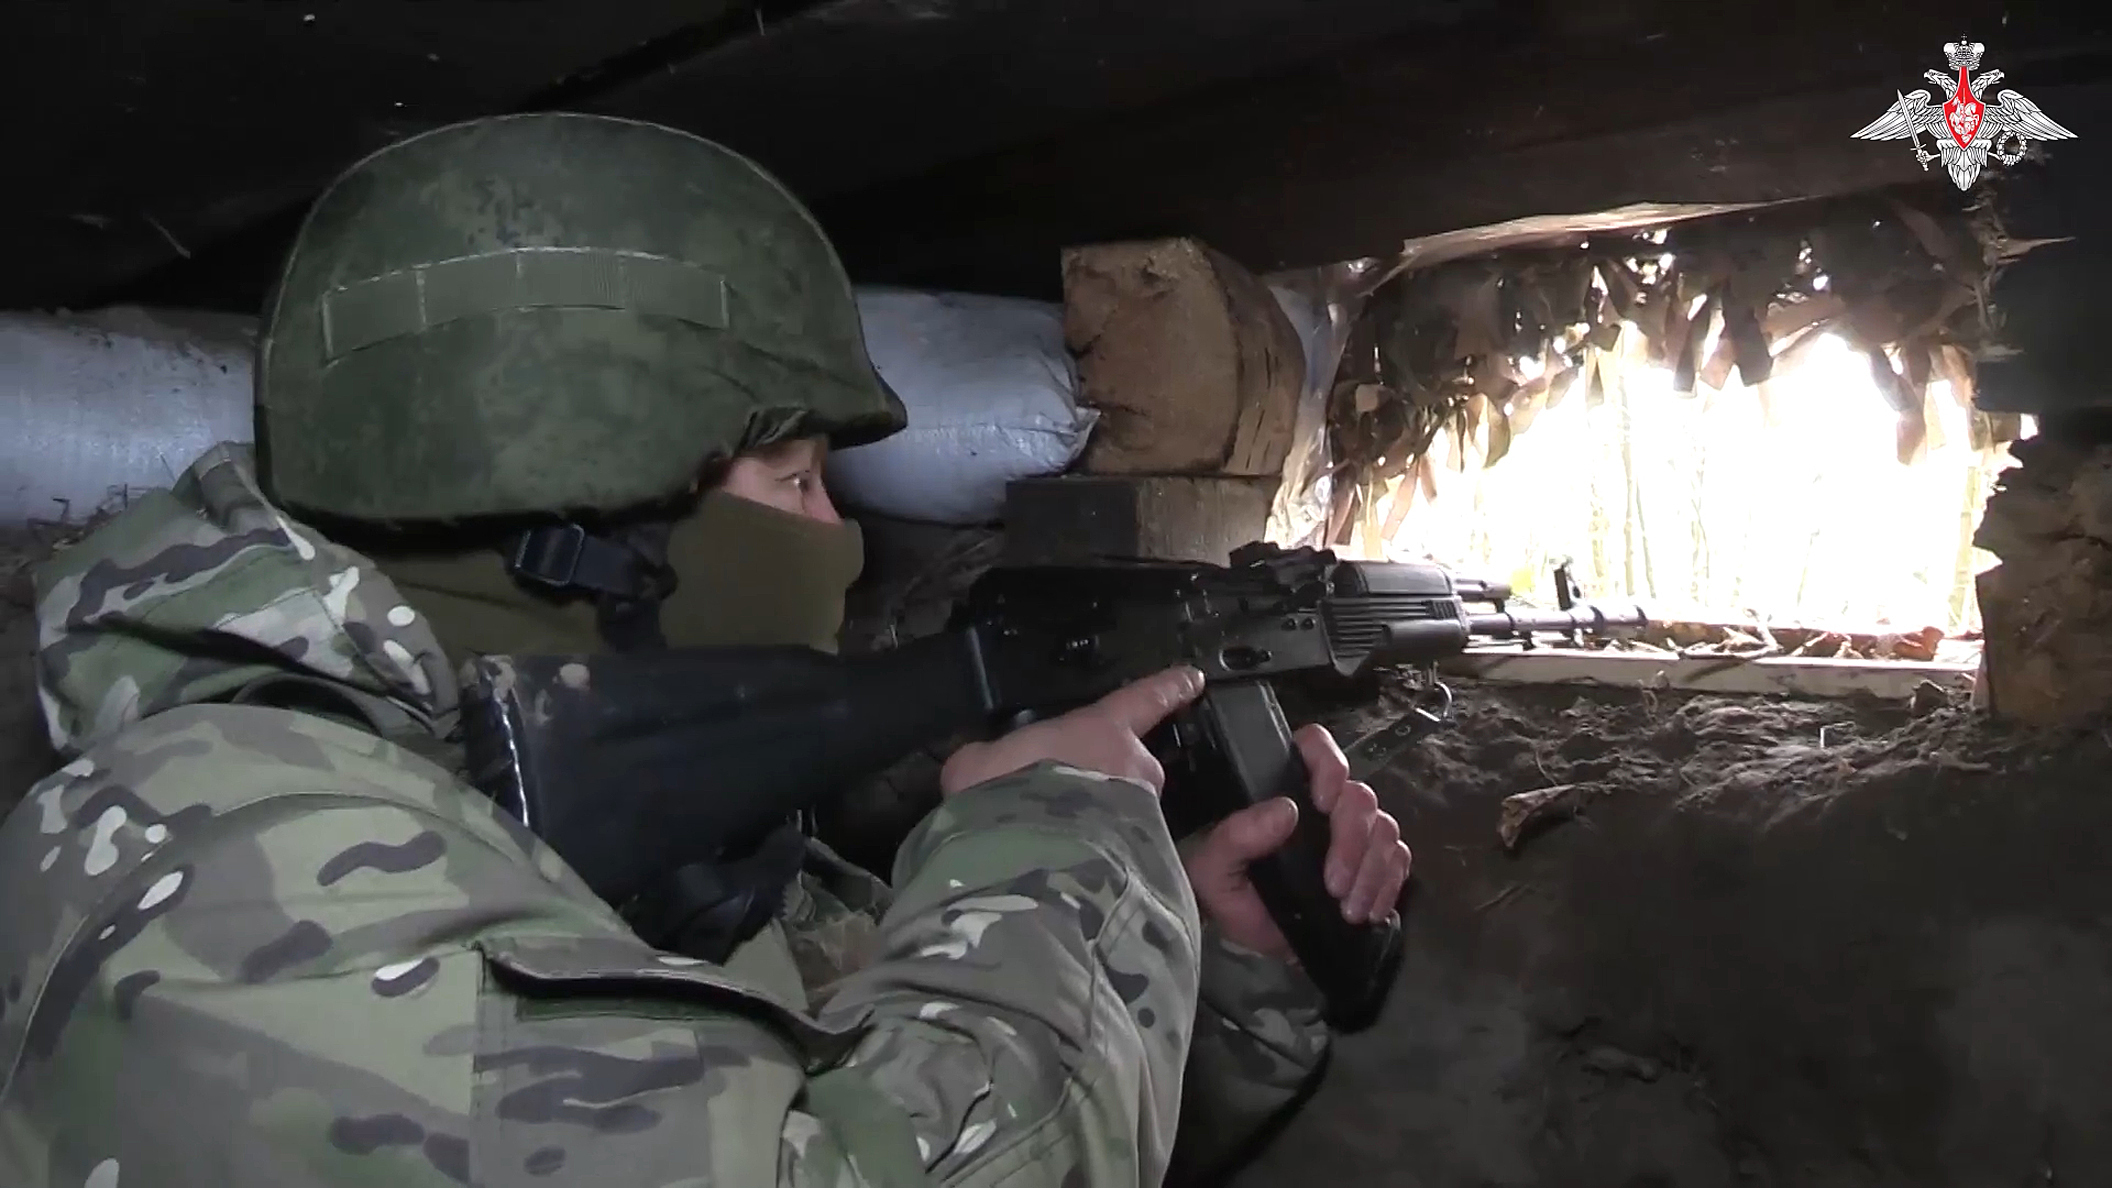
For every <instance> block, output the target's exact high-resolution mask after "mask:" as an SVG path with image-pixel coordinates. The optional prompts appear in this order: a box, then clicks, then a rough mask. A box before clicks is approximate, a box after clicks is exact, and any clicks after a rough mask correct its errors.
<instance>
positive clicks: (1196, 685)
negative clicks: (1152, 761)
mask: <svg viewBox="0 0 2112 1188" xmlns="http://www.w3.org/2000/svg"><path fill="white" fill-rule="evenodd" d="M1202 691H1203V674H1202V673H1201V672H1200V671H1199V670H1197V669H1194V668H1190V667H1189V666H1187V665H1185V664H1177V665H1175V666H1173V667H1172V668H1169V669H1166V670H1164V671H1163V672H1155V673H1153V674H1151V675H1150V676H1148V677H1144V678H1142V679H1140V680H1135V681H1131V682H1130V683H1129V684H1127V685H1124V686H1122V687H1121V688H1119V689H1117V690H1115V691H1114V692H1112V693H1110V694H1108V695H1107V696H1105V697H1103V698H1101V699H1100V700H1099V701H1098V702H1096V703H1094V706H1093V708H1094V709H1095V710H1097V711H1098V712H1099V713H1101V714H1102V715H1104V716H1106V717H1107V718H1109V719H1111V720H1113V721H1114V722H1115V723H1116V724H1117V725H1119V726H1121V727H1122V728H1123V729H1124V730H1127V731H1129V732H1130V733H1131V734H1134V735H1136V736H1137V737H1138V738H1142V737H1144V736H1145V735H1147V734H1150V733H1151V732H1152V731H1153V730H1154V729H1157V727H1158V725H1159V723H1161V722H1163V721H1165V720H1166V718H1167V717H1168V715H1170V714H1172V713H1173V712H1174V711H1175V710H1177V709H1180V708H1181V707H1182V706H1184V705H1187V704H1188V703H1189V702H1191V701H1194V700H1195V699H1196V697H1197V696H1199V695H1200V694H1201V693H1202Z"/></svg>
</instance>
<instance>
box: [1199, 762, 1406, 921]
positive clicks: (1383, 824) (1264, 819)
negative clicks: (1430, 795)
mask: <svg viewBox="0 0 2112 1188" xmlns="http://www.w3.org/2000/svg"><path fill="white" fill-rule="evenodd" d="M1291 737H1292V740H1293V741H1294V742H1295V743H1296V744H1297V746H1298V753H1299V755H1300V756H1301V757H1302V758H1304V760H1305V766H1306V769H1307V770H1308V771H1310V772H1311V773H1312V777H1313V783H1312V792H1311V796H1312V801H1313V805H1314V807H1316V808H1318V809H1319V810H1320V811H1321V812H1322V813H1325V814H1326V815H1327V819H1328V826H1329V830H1328V832H1329V835H1330V838H1329V844H1328V850H1327V866H1326V868H1325V871H1324V873H1323V876H1322V877H1323V878H1324V879H1325V880H1326V883H1327V890H1328V893H1329V894H1331V895H1333V896H1334V897H1335V901H1336V902H1337V903H1339V904H1341V905H1342V916H1343V918H1344V919H1346V920H1349V921H1351V922H1353V923H1364V922H1367V921H1371V920H1383V919H1385V918H1386V916H1387V914H1388V913H1390V912H1392V911H1393V907H1394V904H1395V903H1396V902H1397V901H1398V900H1399V899H1400V895H1401V886H1402V884H1404V883H1405V882H1407V880H1408V869H1409V865H1410V863H1411V861H1412V857H1413V856H1412V855H1411V854H1410V853H1409V851H1408V847H1407V846H1405V845H1403V844H1402V843H1401V826H1400V822H1398V821H1395V820H1394V819H1393V817H1392V815H1390V814H1388V813H1385V812H1381V811H1380V809H1379V798H1378V796H1377V795H1376V794H1375V793H1373V792H1372V790H1371V786H1370V785H1369V784H1363V783H1359V782H1357V781H1355V780H1352V779H1350V778H1349V761H1348V760H1347V759H1345V758H1344V757H1343V755H1342V748H1341V747H1339V746H1337V745H1335V740H1334V736H1332V735H1330V734H1329V733H1328V732H1327V730H1326V728H1325V727H1321V726H1305V727H1302V728H1300V729H1299V730H1298V731H1297V732H1296V733H1295V734H1293V735H1292V736H1291ZM1297 823H1298V806H1297V805H1295V804H1293V803H1292V802H1290V801H1289V800H1284V799H1277V800H1270V801H1265V802H1263V803H1261V804H1256V805H1250V806H1248V807H1247V808H1244V809H1241V810H1240V811H1239V812H1236V813H1233V814H1232V815H1231V816H1229V817H1226V818H1225V819H1224V820H1222V821H1219V822H1218V823H1217V824H1216V825H1214V826H1212V827H1211V828H1210V829H1209V831H1208V832H1206V833H1204V834H1202V835H1201V836H1200V837H1197V838H1195V839H1193V840H1192V841H1191V842H1190V844H1189V845H1187V846H1185V847H1184V848H1183V849H1184V853H1183V856H1182V858H1183V862H1184V864H1185V865H1186V866H1187V868H1188V882H1189V884H1190V885H1191V886H1193V887H1194V888H1195V900H1196V906H1198V907H1199V908H1201V909H1202V913H1203V916H1204V918H1205V919H1207V920H1209V921H1210V922H1211V923H1213V924H1215V925H1216V926H1217V929H1218V931H1219V932H1222V933H1223V934H1224V935H1225V937H1226V938H1227V939H1229V940H1231V941H1233V942H1235V943H1237V944H1240V945H1244V946H1246V947H1247V948H1249V949H1253V950H1255V951H1256V952H1260V953H1266V954H1268V955H1270V956H1272V957H1277V958H1279V959H1282V960H1285V961H1290V960H1293V958H1292V955H1291V943H1290V942H1289V941H1288V940H1285V939H1284V936H1283V932H1282V930H1281V929H1279V928H1277V927H1276V922H1275V921H1274V920H1272V919H1270V918H1269V910H1268V908H1267V907H1265V906H1263V904H1262V902H1261V896H1260V895H1259V894H1257V893H1256V892H1255V890H1254V885H1253V884H1252V883H1250V882H1248V881H1247V865H1248V864H1249V863H1251V862H1254V861H1255V860H1257V859H1260V858H1263V857H1266V856H1268V855H1269V854H1271V853H1274V852H1275V851H1276V849H1277V847H1279V846H1281V845H1283V843H1284V842H1286V841H1289V840H1290V837H1291V830H1292V828H1293V827H1294V826H1296V825H1297Z"/></svg>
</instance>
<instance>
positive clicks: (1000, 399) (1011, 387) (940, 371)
mask: <svg viewBox="0 0 2112 1188" xmlns="http://www.w3.org/2000/svg"><path fill="white" fill-rule="evenodd" d="M858 313H859V316H860V318H861V319H862V320H863V321H864V323H865V341H866V347H867V349H868V350H869V351H870V352H871V353H872V356H873V365H874V366H875V367H877V368H878V369H879V371H880V374H881V375H882V376H883V377H885V378H886V380H887V382H888V383H889V384H891V385H893V387H894V389H895V391H896V392H897V393H899V394H900V395H901V397H902V403H903V404H905V405H907V406H908V408H909V427H908V428H907V429H904V430H903V431H902V432H900V433H897V434H895V435H894V436H893V437H890V438H888V439H887V440H885V441H881V442H877V443H875V444H873V445H869V446H861V447H859V448H857V449H853V450H844V451H842V452H841V453H838V454H836V455H834V456H833V457H832V458H831V459H830V461H829V471H828V483H829V490H830V491H831V492H832V493H833V494H834V495H835V496H836V497H837V498H838V499H839V500H841V501H842V502H843V503H845V504H847V505H849V506H851V507H856V508H862V509H865V510H868V511H875V512H879V513H881V514H882V515H888V516H896V517H899V518H902V519H906V520H923V521H927V522H930V523H936V524H978V523H988V522H990V521H993V520H996V519H997V518H998V516H999V514H1000V513H1001V512H1002V510H1003V507H1004V501H1005V484H1006V483H1009V482H1011V481H1012V480H1013V479H1019V478H1034V477H1039V476H1042V475H1050V474H1057V473H1060V472H1062V471H1063V470H1064V469H1065V468H1067V467H1069V466H1070V465H1071V463H1072V462H1075V461H1076V460H1077V459H1078V455H1079V454H1080V453H1081V452H1082V451H1083V450H1084V449H1085V442H1086V438H1087V436H1088V435H1089V434H1090V433H1091V432H1092V427H1093V423H1094V422H1095V421H1096V420H1097V419H1098V418H1099V414H1098V413H1097V412H1095V411H1093V410H1091V409H1087V408H1080V407H1079V406H1078V402H1077V398H1076V393H1077V390H1078V382H1077V376H1076V374H1075V373H1074V372H1073V370H1072V367H1071V356H1070V352H1068V351H1066V350H1065V349H1064V345H1063V307H1062V306H1061V305H1057V304H1053V303H1050V302H1042V301H1025V300H1020V299H1017V298H1011V297H985V296H978V295H973V294H965V293H932V292H923V291H918V290H910V289H895V288H883V287H878V286H874V287H862V288H860V289H859V290H858Z"/></svg>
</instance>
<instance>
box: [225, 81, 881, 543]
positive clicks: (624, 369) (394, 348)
mask: <svg viewBox="0 0 2112 1188" xmlns="http://www.w3.org/2000/svg"><path fill="white" fill-rule="evenodd" d="M262 330H263V333H262V342H261V347H260V355H259V360H258V367H257V381H256V416H257V425H256V438H257V442H258V448H259V463H260V467H259V469H260V472H261V477H262V479H263V481H264V484H265V487H266V489H267V490H268V491H269V492H270V493H271V495H272V496H273V498H274V499H276V500H277V501H279V502H281V503H283V504H286V505H288V506H290V507H293V508H296V509H301V510H304V511H308V512H313V513H322V514H325V515H328V516H333V517H339V518H343V519H346V520H351V521H365V522H369V523H373V522H380V523H392V524H393V523H399V522H405V521H414V522H432V521H459V520H463V519H467V518H473V517H491V516H499V517H504V516H518V515H522V514H530V513H546V514H555V515H557V516H560V517H567V516H577V515H579V514H581V513H594V512H609V511H615V510H618V509H623V508H628V507H634V506H638V505H644V504H650V503H652V502H653V501H656V500H663V499H666V498H668V497H670V496H671V495H674V494H676V493H679V492H680V491H682V490H684V489H685V488H687V487H688V486H689V485H690V484H691V483H692V482H693V481H694V480H695V479H696V477H697V475H698V474H699V472H700V471H701V470H702V469H703V468H705V467H708V466H709V465H711V464H713V463H714V462H716V461H718V460H722V459H725V458H729V457H731V456H732V455H734V454H736V453H738V452H740V451H742V450H744V449H747V448H752V447H754V446H757V445H763V444H768V443H769V442H772V441H776V440H780V439H783V438H787V437H794V436H807V435H823V436H826V437H828V438H829V439H830V440H831V441H832V443H833V444H835V445H838V446H851V445H860V444H864V443H867V442H870V441H874V440H877V439H879V438H881V437H884V436H886V435H888V434H890V433H892V432H894V431H895V430H897V429H900V428H901V427H902V426H903V424H904V422H905V419H906V418H905V414H904V411H903V407H902V403H901V401H900V400H899V399H897V398H896V396H895V394H894V393H893V392H892V391H890V390H889V389H888V387H887V385H886V383H885V382H884V381H882V380H881V379H880V377H879V376H878V374H877V373H876V372H875V371H874V369H873V366H872V362H871V360H870V358H869V357H868V356H867V353H866V349H865V342H864V338H863V335H862V333H861V331H860V328H859V321H858V313H857V307H856V305H855V303H854V301H853V299H852V292H851V285H850V281H849V278H848V277H847V276H846V274H845V272H844V269H843V265H842V263H841V261H840V260H839V259H838V258H837V256H836V253H835V250H834V249H833V248H832V247H831V246H830V244H829V242H828V240H827V239H826V238H825V237H824V236H823V234H822V232H821V229H820V227H819V225H818V224H817V223H816V222H815V220H814V218H813V216H812V215H811V214H809V213H808V212H807V210H806V209H805V208H804V207H803V206H802V205H801V204H800V203H799V202H798V201H797V200H796V199H794V198H793V197H792V195H791V194H789V193H788V192H787V191H786V190H785V188H784V187H783V186H782V185H781V184H779V183H778V182H777V181H776V179H774V178H772V177H771V176H770V175H769V174H767V173H765V172H764V171H763V170H762V169H761V168H760V167H758V166H757V165H755V164H754V163H753V162H751V161H749V160H747V159H746V158H744V157H742V156H740V155H738V154H736V153H734V152H732V151H730V150H728V149H726V148H724V147H721V146H720V145H717V144H714V143H712V142H710V141H708V140H704V139H702V138H700V137H697V136H693V135H690V134H688V133H685V132H681V131H678V130H675V129H672V128H665V127H661V126H658V125H654V124H647V123H641V122H636V121H631V120H621V119H614V118H609V117H602V116H589V115H577V114H565V113H546V114H532V115H513V116H501V117H495V118H488V119H480V120H473V121H469V122H466V123H461V124H455V125H452V126H448V127H443V128H439V129H436V130H434V131H430V132H426V133H423V134H421V135H418V136H414V137H412V138H410V139H408V140H404V141H401V142H399V143H396V144H393V145H391V146H389V147H387V148H384V149H382V150H381V151H379V152H376V153H374V154H373V155H371V156H369V157H367V158H366V159H364V160H362V161H360V162H359V163H358V164H356V165H354V166H352V167H351V168H350V169H349V170H347V171H346V172H345V173H344V174H342V175H341V176H340V177H338V178H337V180H336V181H334V182H333V183H331V185H330V186H329V187H328V188H327V189H326V190H325V191H324V192H323V194H322V196H321V197H320V198H318V199H317V200H316V202H315V204H314V206H313V207H312V208H311V209H310V211H309V213H308V216H307V218H306V220H305V221H304V222H303V223H302V225H301V228H300V231H299V233H298V235H297V236H296V238H295V240H294V244H293V247H292V250H291V252H290V253H289V255H288V257H287V260H286V263H285V266H284V268H283V271H282V273H281V275H280V277H279V279H278V282H277V284H276V286H275V288H274V290H273V293H272V296H271V298H270V300H269V302H268V305H267V308H266V310H265V315H264V320H263V327H262Z"/></svg>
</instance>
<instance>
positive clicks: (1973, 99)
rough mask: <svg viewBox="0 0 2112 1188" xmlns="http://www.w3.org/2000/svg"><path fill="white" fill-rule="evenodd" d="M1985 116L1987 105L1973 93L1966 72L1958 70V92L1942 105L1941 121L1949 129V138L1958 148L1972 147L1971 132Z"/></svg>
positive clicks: (1978, 126)
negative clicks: (1955, 142)
mask: <svg viewBox="0 0 2112 1188" xmlns="http://www.w3.org/2000/svg"><path fill="white" fill-rule="evenodd" d="M1986 118H1987V105H1986V104H1984V103H1982V102H1980V99H1979V97H1978V96H1976V95H1974V94H1973V85H1972V82H1971V81H1970V80H1969V79H1968V78H1967V77H1966V72H1965V71H1963V70H1961V71H1959V72H1958V93H1957V94H1955V95H1952V96H1951V100H1950V102H1948V103H1946V104H1944V105H1943V123H1944V126H1945V127H1947V128H1949V129H1950V130H1951V139H1953V140H1955V141H1957V142H1958V147H1959V148H1971V147H1973V134H1974V133H1976V132H1978V131H1980V121H1981V120H1983V119H1986Z"/></svg>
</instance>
